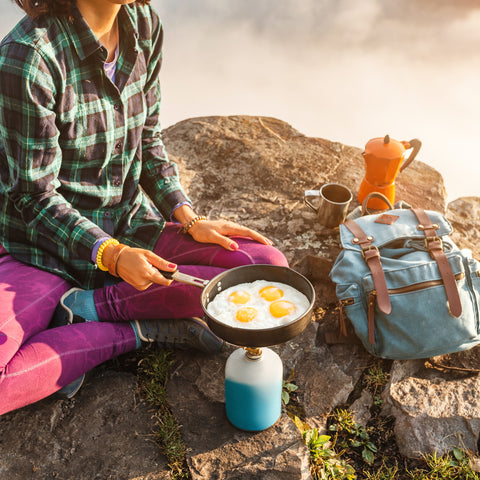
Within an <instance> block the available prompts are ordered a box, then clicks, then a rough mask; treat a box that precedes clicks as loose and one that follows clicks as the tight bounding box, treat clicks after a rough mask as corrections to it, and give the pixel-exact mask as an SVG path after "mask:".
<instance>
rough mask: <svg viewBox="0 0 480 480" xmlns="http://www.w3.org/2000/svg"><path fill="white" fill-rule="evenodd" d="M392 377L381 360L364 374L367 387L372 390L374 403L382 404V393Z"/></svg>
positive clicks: (376, 404)
mask: <svg viewBox="0 0 480 480" xmlns="http://www.w3.org/2000/svg"><path fill="white" fill-rule="evenodd" d="M389 378H390V373H389V372H386V371H385V370H384V369H383V365H382V363H381V362H376V363H375V364H374V365H373V366H372V367H370V368H369V369H368V370H367V372H366V373H365V375H364V381H365V384H366V387H367V388H368V389H369V390H370V392H372V395H373V404H374V405H375V406H380V405H382V403H383V401H382V399H381V397H380V394H381V392H382V390H383V388H384V387H385V385H386V384H387V382H388V380H389Z"/></svg>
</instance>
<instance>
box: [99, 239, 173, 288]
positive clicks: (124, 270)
mask: <svg viewBox="0 0 480 480" xmlns="http://www.w3.org/2000/svg"><path fill="white" fill-rule="evenodd" d="M114 248H115V247H113V246H110V245H109V246H107V248H106V249H105V250H104V252H103V258H102V263H103V264H104V265H106V266H108V265H110V264H111V262H112V257H113V252H114ZM176 269H177V265H175V264H174V263H171V262H168V261H167V260H164V259H163V258H161V257H159V256H158V255H155V254H154V253H153V252H151V251H150V250H145V249H143V248H133V247H128V246H124V248H123V250H122V252H121V253H120V255H119V257H118V259H117V265H116V272H117V274H118V276H119V277H120V278H122V280H125V281H126V282H127V283H129V284H130V285H132V286H133V287H135V288H136V289H137V290H145V289H147V288H148V287H149V286H150V285H152V283H157V284H159V285H170V283H172V280H169V279H167V278H165V277H164V276H163V275H162V274H161V273H160V272H159V270H166V271H168V272H174V271H175V270H176Z"/></svg>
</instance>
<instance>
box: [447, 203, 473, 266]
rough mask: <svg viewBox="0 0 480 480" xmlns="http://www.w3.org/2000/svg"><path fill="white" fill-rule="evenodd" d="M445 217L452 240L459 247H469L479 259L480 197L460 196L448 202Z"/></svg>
mask: <svg viewBox="0 0 480 480" xmlns="http://www.w3.org/2000/svg"><path fill="white" fill-rule="evenodd" d="M447 218H448V220H450V222H451V224H452V226H453V228H454V232H453V233H452V235H451V238H452V240H453V241H454V242H455V243H456V244H457V245H458V247H459V248H469V249H470V250H471V251H472V254H473V258H475V259H477V260H480V243H479V241H478V239H479V238H480V197H462V198H457V199H456V200H455V201H453V202H450V203H449V204H448V209H447Z"/></svg>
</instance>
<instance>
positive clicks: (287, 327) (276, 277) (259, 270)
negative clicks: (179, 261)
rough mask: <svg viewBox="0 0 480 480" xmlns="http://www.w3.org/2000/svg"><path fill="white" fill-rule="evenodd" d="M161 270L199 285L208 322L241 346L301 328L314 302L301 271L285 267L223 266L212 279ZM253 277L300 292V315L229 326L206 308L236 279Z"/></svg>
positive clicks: (282, 337) (274, 341)
mask: <svg viewBox="0 0 480 480" xmlns="http://www.w3.org/2000/svg"><path fill="white" fill-rule="evenodd" d="M161 273H162V275H163V276H165V277H166V278H169V279H172V280H176V281H178V282H182V283H186V284H189V285H194V286H196V287H200V288H203V291H202V295H201V303H202V309H203V312H204V314H205V319H206V321H207V324H208V326H209V327H210V329H211V330H212V332H213V333H215V335H217V336H218V337H220V338H223V339H224V340H226V341H227V342H229V343H232V344H234V345H238V346H243V347H266V346H268V345H278V344H279V343H283V342H286V341H288V340H290V339H292V338H294V337H296V336H297V335H298V334H300V333H301V332H303V330H304V329H305V328H306V327H307V325H308V324H309V322H310V319H311V316H312V311H313V304H314V303H315V290H314V289H313V286H312V284H311V283H310V282H309V281H308V280H307V279H306V278H305V277H304V276H303V275H301V274H300V273H298V272H296V271H295V270H292V269H291V268H288V267H281V266H277V265H262V264H255V265H244V266H241V267H236V268H232V269H229V270H226V271H225V272H222V273H220V274H219V275H217V276H216V277H214V278H213V279H212V280H202V279H201V278H197V277H193V276H191V275H187V274H185V273H181V272H179V271H178V270H176V271H174V272H165V271H163V270H162V271H161ZM255 280H267V281H271V282H279V283H284V284H286V285H289V286H291V287H293V288H295V289H296V290H298V291H299V292H301V293H303V294H304V295H305V296H306V297H307V299H308V301H309V302H310V305H309V307H308V309H307V311H306V312H305V313H304V314H302V315H301V316H299V317H297V318H294V319H293V320H291V321H290V322H287V323H285V324H283V325H279V326H278V327H270V328H259V329H251V328H250V329H248V328H241V327H232V326H230V325H226V324H225V323H223V322H221V321H220V320H218V319H217V318H215V316H213V315H212V314H211V313H209V312H208V310H207V307H208V304H209V303H210V302H211V301H212V300H213V299H214V298H215V297H216V295H217V294H219V293H220V292H221V291H223V290H225V289H227V288H229V287H233V286H234V285H238V284H240V283H251V282H254V281H255Z"/></svg>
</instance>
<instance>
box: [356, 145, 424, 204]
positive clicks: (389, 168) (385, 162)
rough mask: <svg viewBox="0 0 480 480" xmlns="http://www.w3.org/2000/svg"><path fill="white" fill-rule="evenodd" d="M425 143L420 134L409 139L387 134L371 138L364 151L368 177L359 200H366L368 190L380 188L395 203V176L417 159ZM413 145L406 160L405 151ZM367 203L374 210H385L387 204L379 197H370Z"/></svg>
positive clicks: (374, 190) (364, 181)
mask: <svg viewBox="0 0 480 480" xmlns="http://www.w3.org/2000/svg"><path fill="white" fill-rule="evenodd" d="M421 146H422V142H421V141H420V140H418V139H417V138H414V139H413V140H410V141H409V142H405V141H398V140H394V139H393V138H390V136H389V135H385V137H378V138H372V139H371V140H369V141H368V142H367V144H366V145H365V151H364V152H363V154H362V155H363V157H364V158H365V177H364V179H363V180H362V183H361V184H360V188H359V190H358V196H357V198H358V201H359V202H360V203H362V202H363V200H364V199H365V197H366V196H367V195H368V194H370V193H372V192H379V193H382V194H383V195H385V196H386V197H387V198H388V200H390V202H391V203H392V205H393V203H394V201H395V178H396V176H397V175H398V173H399V172H401V171H402V170H404V169H405V168H407V167H408V166H409V165H410V164H411V163H412V162H413V160H414V159H415V157H416V156H417V153H418V151H419V150H420V147H421ZM410 149H413V150H412V152H411V153H410V155H409V156H408V157H407V159H406V160H405V161H404V158H405V153H406V152H407V151H408V150H410ZM367 207H368V208H372V209H374V210H385V208H387V205H386V204H385V202H383V201H382V200H380V199H378V198H370V199H369V200H368V205H367Z"/></svg>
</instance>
